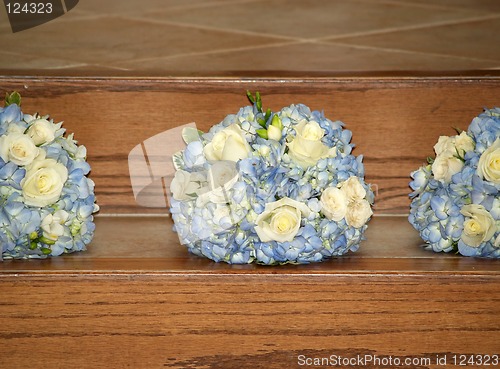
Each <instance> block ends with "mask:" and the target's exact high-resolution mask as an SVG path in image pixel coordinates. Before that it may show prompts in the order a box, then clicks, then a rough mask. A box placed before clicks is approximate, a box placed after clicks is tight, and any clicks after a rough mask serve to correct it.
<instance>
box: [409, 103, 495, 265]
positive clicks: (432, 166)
mask: <svg viewBox="0 0 500 369" xmlns="http://www.w3.org/2000/svg"><path fill="white" fill-rule="evenodd" d="M434 150H435V152H436V158H435V159H433V158H428V165H426V166H423V167H421V168H420V169H418V170H417V171H415V172H413V173H412V174H411V176H412V178H413V181H412V182H410V187H411V188H412V189H413V192H412V193H411V194H410V197H411V198H412V202H411V210H410V216H409V221H410V223H411V224H412V225H413V227H415V229H416V230H417V231H419V232H420V236H421V237H422V239H423V240H424V241H425V242H426V243H428V244H429V246H428V248H431V249H432V250H434V251H436V252H439V251H444V252H451V251H454V252H458V253H460V254H462V255H465V256H481V257H490V258H498V257H500V192H499V191H500V109H498V108H495V109H492V110H485V112H484V113H482V114H480V115H479V116H478V117H476V118H474V119H473V120H472V123H471V124H470V126H469V129H468V130H467V131H462V132H458V131H457V135H455V136H452V137H447V136H441V137H439V140H438V142H437V143H436V145H435V146H434Z"/></svg>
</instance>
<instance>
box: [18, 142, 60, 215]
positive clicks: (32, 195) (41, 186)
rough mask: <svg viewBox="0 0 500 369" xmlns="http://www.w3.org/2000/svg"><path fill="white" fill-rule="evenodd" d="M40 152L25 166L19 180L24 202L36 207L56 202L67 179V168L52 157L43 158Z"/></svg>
mask: <svg viewBox="0 0 500 369" xmlns="http://www.w3.org/2000/svg"><path fill="white" fill-rule="evenodd" d="M42 153H43V151H42ZM42 153H41V154H40V155H39V156H38V157H37V158H36V160H34V161H33V162H32V163H31V164H30V165H29V166H28V167H27V168H26V175H25V177H24V178H23V180H22V181H21V188H22V193H23V197H24V203H25V204H27V205H31V206H38V207H44V206H47V205H51V204H54V203H56V202H57V200H59V197H60V196H61V192H62V189H63V187H64V184H65V183H66V180H67V179H68V169H67V168H66V167H65V166H64V165H62V164H61V163H58V162H57V161H55V160H53V159H45V154H42Z"/></svg>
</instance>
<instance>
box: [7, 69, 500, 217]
mask: <svg viewBox="0 0 500 369" xmlns="http://www.w3.org/2000/svg"><path fill="white" fill-rule="evenodd" d="M0 89H1V90H3V91H12V90H18V91H20V92H21V93H22V94H23V97H24V101H23V108H24V110H25V111H26V112H30V113H34V112H39V113H41V114H47V113H50V114H51V116H52V117H53V118H54V119H55V120H56V121H60V120H64V121H65V127H66V128H67V129H68V131H70V132H75V136H76V138H77V139H78V140H79V142H80V143H81V144H84V145H86V146H87V148H88V153H89V161H90V163H91V165H92V168H93V170H92V178H93V179H94V181H95V182H96V193H97V196H98V202H99V204H100V205H101V208H102V213H104V214H109V213H167V210H166V209H149V208H143V207H139V206H138V205H136V203H135V200H134V197H133V195H132V190H131V184H130V179H129V172H128V163H127V156H128V154H129V152H130V151H131V150H132V149H133V148H134V147H135V146H136V145H138V144H140V143H141V142H143V141H144V140H145V139H147V138H149V137H151V136H154V135H156V134H158V133H161V132H163V131H165V130H168V129H169V128H172V127H175V126H178V125H182V124H185V123H189V122H193V121H194V122H196V123H197V125H198V127H199V128H200V129H202V130H205V131H206V130H207V129H208V128H209V127H210V126H212V125H213V124H216V123H218V122H220V121H221V120H222V119H223V118H224V117H225V116H226V115H228V114H232V113H236V112H237V111H238V109H239V108H240V107H241V106H244V105H246V104H247V100H246V97H245V91H246V90H251V91H260V92H261V93H262V95H263V96H264V105H265V107H271V108H272V109H280V108H281V107H283V106H287V105H290V104H292V103H304V104H307V105H309V106H310V107H311V108H312V109H316V110H324V112H325V114H326V116H327V117H329V118H330V119H332V120H341V121H343V122H344V123H345V124H346V128H347V129H350V130H351V131H352V132H353V142H354V143H355V144H356V146H357V147H356V149H355V150H354V153H355V154H356V155H360V154H362V155H364V158H365V159H364V162H365V165H366V179H367V181H368V182H370V183H372V184H373V185H374V186H375V189H376V190H377V198H376V205H375V211H376V212H377V213H379V214H391V213H396V214H401V213H402V214H404V213H407V212H408V206H409V199H408V196H407V195H408V193H409V187H408V182H409V181H410V178H409V175H410V172H411V171H413V170H416V169H418V167H419V166H420V165H422V164H423V163H424V161H425V158H426V157H427V156H429V155H432V154H433V149H432V147H433V145H434V143H435V142H436V141H437V139H438V137H439V136H440V135H452V134H454V130H453V128H452V127H458V128H462V129H465V128H466V127H467V126H468V124H469V123H470V121H471V120H472V118H473V117H474V116H476V115H477V114H479V113H480V112H481V111H482V109H483V107H493V106H498V105H499V96H500V77H498V76H496V77H487V76H482V77H418V78H416V77H398V78H395V77H380V78H376V77H356V78H355V77H332V78H316V79H315V78H311V79H272V78H270V79H216V78H206V79H176V78H164V79H148V78H135V79H120V78H114V79H113V78H90V77H89V78H76V77H73V78H60V77H40V78H34V77H3V78H0Z"/></svg>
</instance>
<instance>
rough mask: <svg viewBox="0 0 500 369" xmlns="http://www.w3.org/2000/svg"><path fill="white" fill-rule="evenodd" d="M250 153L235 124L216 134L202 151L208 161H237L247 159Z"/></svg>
mask: <svg viewBox="0 0 500 369" xmlns="http://www.w3.org/2000/svg"><path fill="white" fill-rule="evenodd" d="M251 151H252V149H251V147H250V145H249V144H248V142H247V140H246V138H245V135H244V132H243V131H242V130H241V128H240V127H239V126H238V125H237V124H231V125H230V126H229V127H226V128H224V129H223V130H222V131H219V132H217V133H216V134H215V135H214V137H213V138H212V141H211V142H209V143H208V144H207V145H206V146H205V147H204V149H203V152H204V154H205V157H206V158H207V159H208V160H231V161H235V162H236V161H238V160H240V159H244V158H247V157H248V154H249V153H250V152H251Z"/></svg>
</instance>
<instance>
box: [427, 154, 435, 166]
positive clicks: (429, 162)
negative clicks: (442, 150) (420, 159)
mask: <svg viewBox="0 0 500 369" xmlns="http://www.w3.org/2000/svg"><path fill="white" fill-rule="evenodd" d="M433 163H434V158H431V157H430V156H428V157H427V164H433Z"/></svg>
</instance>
